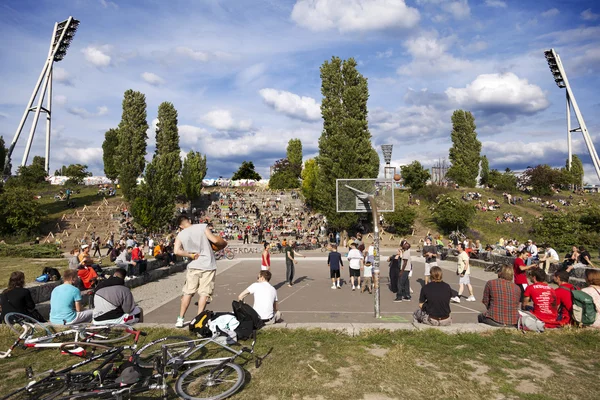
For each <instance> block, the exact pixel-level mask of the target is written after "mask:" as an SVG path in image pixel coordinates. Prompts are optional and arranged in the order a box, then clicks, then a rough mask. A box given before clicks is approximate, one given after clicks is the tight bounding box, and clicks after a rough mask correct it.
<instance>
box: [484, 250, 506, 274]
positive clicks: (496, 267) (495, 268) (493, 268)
mask: <svg viewBox="0 0 600 400" xmlns="http://www.w3.org/2000/svg"><path fill="white" fill-rule="evenodd" d="M490 258H491V261H492V263H491V264H490V265H486V266H485V267H484V269H483V270H484V271H486V272H494V273H496V274H497V273H499V272H500V271H501V270H502V266H503V265H504V264H502V263H501V262H500V261H501V257H500V256H497V255H496V254H494V253H492V254H491V256H490Z"/></svg>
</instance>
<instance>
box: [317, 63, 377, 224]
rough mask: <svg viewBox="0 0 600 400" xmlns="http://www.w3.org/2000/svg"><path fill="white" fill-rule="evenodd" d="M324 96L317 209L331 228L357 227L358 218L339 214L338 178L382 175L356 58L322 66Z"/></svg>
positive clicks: (350, 214)
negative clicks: (337, 207)
mask: <svg viewBox="0 0 600 400" xmlns="http://www.w3.org/2000/svg"><path fill="white" fill-rule="evenodd" d="M321 94H322V95H323V100H322V102H321V114H322V116H323V132H322V133H321V137H320V138H319V155H318V156H317V158H316V161H317V165H318V170H319V174H318V177H317V184H316V186H315V192H314V193H315V199H314V200H315V207H316V209H317V210H319V211H320V212H321V213H323V214H324V215H325V216H326V217H327V222H328V224H329V226H330V227H332V228H336V229H348V228H351V227H352V226H353V225H356V223H357V221H358V217H359V215H358V214H357V213H340V214H338V213H337V212H336V200H335V192H336V187H335V185H336V179H343V178H346V179H349V178H376V177H377V175H378V173H379V156H378V155H377V152H376V151H375V149H374V148H373V146H372V143H371V133H370V132H369V127H368V122H367V113H368V111H367V101H368V99H369V89H368V85H367V79H366V78H365V77H363V76H362V75H361V74H360V73H359V72H358V70H357V69H356V61H355V60H354V59H353V58H350V59H348V60H345V61H343V60H341V59H340V58H338V57H332V58H331V61H325V62H324V63H323V65H322V66H321Z"/></svg>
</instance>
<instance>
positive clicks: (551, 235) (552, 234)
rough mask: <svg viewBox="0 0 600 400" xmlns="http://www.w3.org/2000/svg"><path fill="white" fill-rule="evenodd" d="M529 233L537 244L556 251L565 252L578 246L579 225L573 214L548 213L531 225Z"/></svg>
mask: <svg viewBox="0 0 600 400" xmlns="http://www.w3.org/2000/svg"><path fill="white" fill-rule="evenodd" d="M531 231H532V233H533V237H534V238H535V240H536V241H537V243H548V244H549V245H551V246H553V247H554V248H555V249H556V250H558V251H566V250H568V249H569V248H570V247H571V246H573V245H578V243H579V239H580V238H579V236H580V232H581V223H580V222H579V218H578V217H577V215H575V214H574V213H556V212H555V213H550V212H548V213H544V214H543V219H541V220H539V219H538V220H536V221H535V222H534V223H533V227H532V230H531Z"/></svg>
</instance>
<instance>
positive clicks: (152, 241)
mask: <svg viewBox="0 0 600 400" xmlns="http://www.w3.org/2000/svg"><path fill="white" fill-rule="evenodd" d="M153 250H154V239H150V240H148V254H150V255H152V253H153Z"/></svg>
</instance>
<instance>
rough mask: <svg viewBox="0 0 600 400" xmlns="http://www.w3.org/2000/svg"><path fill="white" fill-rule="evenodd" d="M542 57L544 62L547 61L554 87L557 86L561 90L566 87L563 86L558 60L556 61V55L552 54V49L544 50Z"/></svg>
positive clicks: (563, 81)
mask: <svg viewBox="0 0 600 400" xmlns="http://www.w3.org/2000/svg"><path fill="white" fill-rule="evenodd" d="M544 55H545V56H546V61H548V67H550V72H551V73H552V76H553V77H554V82H556V86H558V87H559V88H561V89H564V88H566V87H567V85H566V84H565V80H564V78H563V76H562V73H561V72H560V67H559V66H558V60H557V59H556V53H554V50H553V49H550V50H546V51H545V52H544Z"/></svg>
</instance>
